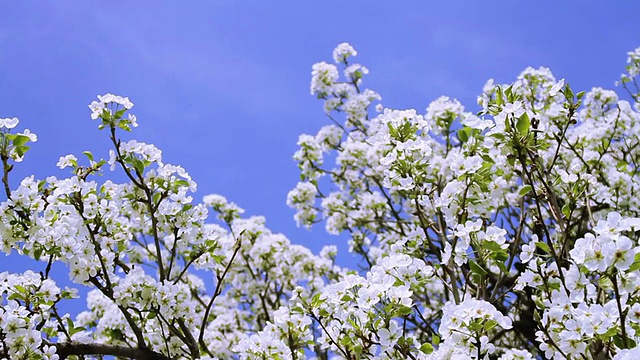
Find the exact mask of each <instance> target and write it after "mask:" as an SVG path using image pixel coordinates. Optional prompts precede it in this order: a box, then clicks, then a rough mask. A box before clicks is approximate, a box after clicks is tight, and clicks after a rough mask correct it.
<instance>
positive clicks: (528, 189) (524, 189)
mask: <svg viewBox="0 0 640 360" xmlns="http://www.w3.org/2000/svg"><path fill="white" fill-rule="evenodd" d="M531 190H533V187H532V186H531V185H523V186H522V187H521V188H520V190H518V195H520V196H525V195H527V194H528V193H530V192H531Z"/></svg>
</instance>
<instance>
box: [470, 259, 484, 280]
mask: <svg viewBox="0 0 640 360" xmlns="http://www.w3.org/2000/svg"><path fill="white" fill-rule="evenodd" d="M469 267H470V268H471V272H473V273H476V274H478V275H483V276H484V275H487V274H488V272H487V270H485V269H483V268H482V266H480V265H478V263H476V262H475V261H473V260H472V261H469Z"/></svg>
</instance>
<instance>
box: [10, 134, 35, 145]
mask: <svg viewBox="0 0 640 360" xmlns="http://www.w3.org/2000/svg"><path fill="white" fill-rule="evenodd" d="M29 140H31V139H29V137H28V136H25V135H19V134H18V135H16V137H15V139H13V146H22V145H24V144H26V143H28V142H29Z"/></svg>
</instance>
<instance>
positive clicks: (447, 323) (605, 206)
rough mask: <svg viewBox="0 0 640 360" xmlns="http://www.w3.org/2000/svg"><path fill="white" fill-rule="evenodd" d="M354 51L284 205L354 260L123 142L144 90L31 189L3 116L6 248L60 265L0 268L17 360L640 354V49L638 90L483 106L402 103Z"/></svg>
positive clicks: (511, 89) (331, 80) (19, 137)
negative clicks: (356, 260) (302, 238)
mask: <svg viewBox="0 0 640 360" xmlns="http://www.w3.org/2000/svg"><path fill="white" fill-rule="evenodd" d="M356 55H357V53H356V50H355V49H354V48H353V47H352V46H350V45H349V44H347V43H342V44H340V45H338V46H337V47H336V49H335V50H334V52H333V62H332V63H327V62H320V63H317V64H315V65H313V68H312V79H311V87H310V91H311V94H312V95H314V96H317V98H318V99H320V100H321V101H322V102H323V103H324V111H325V113H326V114H327V117H328V125H326V126H324V127H322V128H321V129H319V131H318V132H317V134H315V135H307V134H305V135H301V136H300V138H299V141H298V145H299V150H298V151H297V152H296V153H295V154H294V160H295V161H296V162H297V163H298V165H299V168H300V179H301V180H300V182H299V183H298V185H297V186H296V187H295V188H294V189H293V190H291V192H290V193H289V195H288V197H287V199H286V200H287V203H288V204H289V206H291V207H292V208H294V209H295V211H296V213H295V220H296V221H297V223H298V224H299V225H300V226H306V227H311V226H320V225H324V227H325V229H326V231H327V233H329V234H336V235H337V234H346V235H347V236H348V239H349V240H348V242H349V250H350V251H351V252H353V253H355V254H358V255H359V256H360V258H361V263H360V264H359V265H358V268H356V269H347V268H344V267H341V266H338V265H336V263H335V258H336V253H337V247H336V246H326V247H325V248H324V249H323V250H322V251H321V252H320V253H319V254H313V253H312V252H311V251H309V250H308V249H306V248H305V247H303V246H300V245H295V244H292V243H291V242H290V241H289V239H287V238H286V237H285V236H284V235H282V234H277V233H273V232H271V231H270V230H269V229H268V228H267V227H266V224H265V218H263V217H248V218H247V217H243V212H244V211H243V209H242V208H241V207H239V206H238V205H236V204H234V203H232V202H229V201H227V200H226V199H225V198H224V197H223V196H220V195H216V194H211V195H205V196H202V197H201V199H202V201H197V200H194V196H195V193H196V183H195V182H194V181H193V180H192V179H191V177H190V176H189V175H188V173H187V172H186V170H185V169H183V168H182V167H180V166H178V165H172V164H166V163H164V162H163V160H162V152H161V151H160V149H158V148H157V147H155V146H154V145H152V144H147V143H143V142H139V141H136V140H130V141H123V140H122V139H121V133H122V132H123V131H124V132H131V131H132V130H133V129H134V128H135V127H137V126H138V119H137V118H136V116H135V115H134V114H133V113H132V111H131V109H132V107H133V103H132V102H131V101H130V100H129V99H128V98H126V97H122V96H117V95H113V94H105V95H102V96H98V99H97V100H96V101H93V102H92V103H91V104H90V105H89V108H90V112H91V115H90V116H91V118H92V119H93V120H96V121H97V123H98V128H99V129H100V130H102V132H103V133H106V134H107V135H106V136H108V137H109V139H110V141H111V143H112V145H113V148H112V150H110V151H109V154H104V156H105V157H104V159H103V158H101V157H97V156H95V155H94V154H92V153H91V152H89V151H86V152H84V153H83V154H77V156H76V155H72V154H70V155H67V156H64V157H61V158H60V161H59V162H58V164H57V165H58V167H60V168H61V169H69V170H70V172H71V175H70V176H69V177H68V178H62V179H60V178H57V177H54V176H50V177H47V178H45V179H36V178H34V177H33V176H31V177H27V178H25V179H23V180H22V181H21V182H20V184H19V185H18V186H17V187H16V188H15V189H12V186H11V182H10V176H9V175H10V172H11V171H12V170H13V168H14V166H19V164H17V163H19V162H21V161H22V160H23V158H24V157H25V155H26V154H27V153H28V150H29V147H30V146H32V144H31V143H34V142H36V141H37V136H36V135H35V134H33V133H31V132H30V131H29V130H23V131H22V132H18V130H17V129H18V125H19V121H18V119H17V118H6V119H0V159H1V160H2V169H3V177H2V183H3V185H4V191H5V193H6V197H7V200H6V201H4V202H2V204H1V205H0V212H1V213H2V216H1V218H0V249H2V250H3V251H4V252H5V253H7V254H17V255H18V256H25V257H30V258H33V259H35V260H38V261H40V262H41V264H42V267H41V268H39V269H33V271H31V270H30V271H26V272H24V273H20V274H18V273H12V272H3V273H0V358H7V359H50V360H55V359H80V358H102V357H104V356H115V357H118V358H130V359H230V358H240V359H296V360H299V359H349V360H356V359H470V358H472V359H501V360H507V359H535V358H549V359H551V358H553V359H565V358H567V359H610V358H614V359H618V360H619V359H635V358H637V357H638V356H640V348H638V347H637V343H638V341H639V340H640V333H638V330H640V276H639V275H640V273H639V271H638V270H640V247H639V246H638V240H639V238H640V214H639V213H640V198H639V196H638V192H639V191H640V174H639V173H638V172H639V169H638V165H639V164H640V88H639V86H638V83H637V76H638V75H639V74H640V48H638V49H636V50H635V51H632V52H630V53H629V54H628V61H627V68H626V71H625V73H624V74H623V75H622V77H621V79H620V80H619V84H618V87H619V89H620V91H619V93H617V92H615V91H612V90H605V89H602V88H593V89H591V90H589V91H579V92H578V91H574V90H573V89H572V88H571V87H570V86H569V84H568V83H566V82H565V81H564V80H557V79H556V78H555V77H554V75H553V74H552V73H551V71H550V70H549V69H547V68H539V69H534V68H527V69H525V70H524V71H523V72H522V73H521V74H520V76H518V78H517V79H516V80H515V81H514V82H513V83H511V84H495V83H494V82H493V80H489V81H488V82H487V83H486V84H485V86H484V88H483V90H482V93H481V94H480V96H478V103H477V107H476V106H474V110H473V112H470V111H467V110H466V109H465V107H464V106H463V105H462V104H461V103H460V102H459V101H457V100H455V99H451V98H448V97H444V96H443V97H440V98H438V99H436V100H435V101H433V102H432V103H431V104H429V105H428V107H427V108H426V111H425V112H422V113H421V112H419V111H416V110H413V109H409V110H396V109H389V108H386V107H384V106H383V103H382V97H381V96H380V95H379V94H378V93H376V92H375V91H374V90H371V89H367V88H365V87H364V81H363V80H364V77H365V76H366V75H367V74H368V73H369V70H368V69H367V68H366V67H365V66H363V65H360V64H358V63H355V62H354V61H353V60H354V58H355V56H356ZM144 123H145V122H144V120H142V121H141V124H142V125H143V126H144ZM114 171H117V172H119V173H121V174H123V175H124V176H125V177H126V179H127V181H126V182H123V183H118V182H115V181H114V180H110V179H109V175H110V174H112V172H114ZM97 175H103V176H102V177H98V176H97ZM210 214H211V215H215V219H214V216H211V218H210ZM55 263H61V264H64V265H65V266H66V268H67V269H68V278H69V280H70V281H72V282H73V283H74V284H75V286H78V287H88V288H89V289H91V290H90V291H89V292H88V295H87V297H86V309H85V310H83V311H81V312H79V313H77V314H65V313H61V311H59V307H60V304H63V303H64V302H66V301H68V300H69V299H73V298H75V297H77V296H78V295H77V290H76V289H74V288H70V287H62V286H59V285H58V284H57V282H56V281H58V282H65V281H66V279H55V278H54V277H53V275H52V273H51V268H52V266H53V264H55Z"/></svg>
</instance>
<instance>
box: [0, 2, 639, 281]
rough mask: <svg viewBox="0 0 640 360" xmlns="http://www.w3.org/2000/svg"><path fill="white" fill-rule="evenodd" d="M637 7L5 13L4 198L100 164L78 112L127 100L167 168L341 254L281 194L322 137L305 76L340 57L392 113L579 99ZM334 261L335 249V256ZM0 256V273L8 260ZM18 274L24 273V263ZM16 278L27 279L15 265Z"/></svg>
mask: <svg viewBox="0 0 640 360" xmlns="http://www.w3.org/2000/svg"><path fill="white" fill-rule="evenodd" d="M638 14H640V3H638V2H634V1H618V2H614V1H604V0H602V1H595V0H594V1H555V0H554V1H513V0H510V1H429V2H427V1H412V2H409V1H394V2H385V1H379V2H375V1H320V2H311V1H220V0H216V1H157V0H154V1H108V2H104V1H103V2H93V1H19V2H18V1H15V2H6V3H4V4H3V7H2V19H1V21H0V117H13V116H16V117H19V118H20V119H21V126H26V127H28V128H30V129H31V130H32V131H34V132H35V133H37V134H38V136H39V141H38V142H37V143H36V144H34V147H33V150H32V151H31V152H30V153H29V154H28V156H27V158H26V160H25V162H24V163H22V164H20V165H19V166H18V167H17V170H16V171H15V173H13V174H12V175H13V186H14V187H15V185H16V184H17V182H18V181H19V178H20V177H22V176H26V175H29V174H35V175H36V176H37V177H41V178H42V177H45V176H47V175H50V174H52V173H54V174H57V175H61V173H60V172H59V171H58V170H57V168H56V167H55V164H56V162H57V160H58V157H60V156H62V155H65V154H68V153H76V154H79V153H80V152H82V151H84V150H92V151H93V152H94V154H96V155H97V154H104V155H103V156H105V157H106V156H107V155H106V149H107V146H108V141H107V137H106V136H107V134H106V133H101V132H98V131H97V128H96V127H97V123H96V122H93V121H91V120H90V118H89V114H90V111H89V109H88V108H87V104H89V103H90V102H91V101H92V100H93V99H94V98H95V96H96V95H98V94H103V93H106V92H112V93H115V94H119V95H124V96H128V97H129V98H130V99H131V100H132V101H133V102H134V103H135V107H134V108H133V113H135V114H136V115H137V116H138V122H139V123H140V127H139V128H138V129H136V130H135V133H134V134H135V135H134V136H135V138H136V139H137V140H140V141H144V142H149V143H154V144H156V145H157V146H159V147H160V148H161V149H162V150H163V151H164V159H165V161H166V162H168V163H174V164H180V165H183V166H184V167H185V168H186V169H187V170H188V171H189V173H190V174H191V176H192V177H193V178H194V180H196V181H197V182H198V185H199V189H198V196H197V198H198V199H201V196H202V195H205V194H208V193H219V194H222V195H224V196H226V197H227V198H228V199H230V200H231V201H234V202H236V203H238V204H239V205H240V206H242V207H244V208H245V209H246V210H247V215H265V216H266V217H267V224H268V225H269V226H270V228H271V229H273V230H274V231H277V232H283V233H285V234H286V235H287V236H288V237H289V238H290V239H291V240H292V241H293V242H295V243H300V244H304V245H306V246H309V247H311V248H312V249H313V250H314V251H317V250H319V249H320V247H321V246H322V245H324V244H329V243H333V242H336V241H338V239H337V238H333V237H331V236H329V235H326V234H325V233H324V232H323V231H322V229H320V228H319V229H318V230H317V231H313V232H308V231H306V230H304V229H297V228H296V226H295V222H294V220H293V210H291V209H289V208H288V207H287V206H286V204H285V198H286V194H287V192H288V191H289V190H290V189H291V188H293V187H294V185H295V184H296V182H297V180H298V171H297V167H296V164H295V163H294V162H293V160H292V158H291V157H292V155H293V153H294V152H295V150H296V141H297V138H298V135H299V134H301V133H315V132H316V131H317V129H319V128H320V127H321V126H322V125H325V124H328V121H327V119H326V118H325V117H324V115H323V111H322V104H321V102H319V101H318V100H316V99H314V98H313V97H312V96H310V95H309V79H310V70H311V65H312V64H313V63H314V62H317V61H323V60H326V61H330V60H331V51H332V49H333V48H334V46H335V45H337V44H338V43H340V42H343V41H347V42H350V43H351V44H352V45H353V46H354V47H355V48H356V49H357V50H358V51H359V56H358V60H359V61H360V62H361V63H363V64H365V65H366V66H367V67H369V69H370V70H371V74H370V75H369V76H368V78H366V79H365V84H366V86H367V87H370V88H372V89H374V90H377V91H378V92H379V93H380V94H381V95H382V97H383V103H384V104H385V106H387V107H394V108H416V109H417V110H418V111H420V112H424V109H425V108H426V106H427V105H428V104H429V102H430V101H432V100H434V99H435V98H437V97H438V96H440V95H448V96H451V97H455V98H458V99H460V100H461V101H462V102H463V103H464V104H465V105H466V106H467V108H469V109H476V105H475V99H476V95H477V94H478V93H479V92H480V90H481V88H482V85H483V84H484V82H485V81H486V80H487V79H488V78H490V77H493V78H495V79H496V81H498V82H511V81H513V80H514V79H515V77H516V76H517V75H518V73H519V72H520V71H522V70H523V69H524V68H525V67H527V66H529V65H530V66H535V67H538V66H548V67H550V68H551V69H552V70H553V72H554V74H555V76H556V77H557V78H566V79H567V81H569V82H570V83H571V85H572V87H573V88H574V89H580V90H582V89H590V88H591V87H593V86H603V87H613V84H614V82H615V81H616V80H617V79H618V78H619V74H620V73H621V72H622V71H623V67H624V63H625V59H626V52H627V51H629V50H632V49H634V48H635V47H638V46H640V36H639V35H640V29H639V28H638V26H637V21H638ZM342 248H343V249H344V247H342ZM6 259H7V258H4V257H0V271H4V270H7V269H8V268H9V267H10V266H11V267H13V266H14V265H16V262H17V259H15V258H13V257H11V258H10V260H6ZM20 264H24V263H20ZM25 266H26V265H25Z"/></svg>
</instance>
